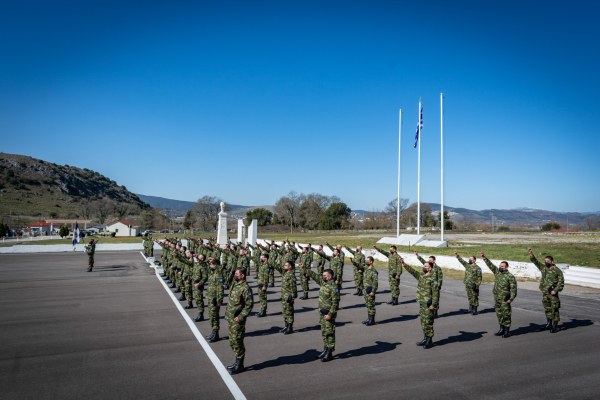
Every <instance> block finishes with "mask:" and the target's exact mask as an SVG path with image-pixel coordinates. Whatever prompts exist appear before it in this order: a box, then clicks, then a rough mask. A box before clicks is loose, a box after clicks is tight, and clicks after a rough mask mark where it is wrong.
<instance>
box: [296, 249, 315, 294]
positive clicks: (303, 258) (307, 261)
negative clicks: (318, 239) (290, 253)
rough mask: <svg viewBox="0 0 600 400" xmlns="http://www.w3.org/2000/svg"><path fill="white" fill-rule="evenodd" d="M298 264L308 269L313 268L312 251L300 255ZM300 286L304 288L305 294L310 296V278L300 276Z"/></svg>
mask: <svg viewBox="0 0 600 400" xmlns="http://www.w3.org/2000/svg"><path fill="white" fill-rule="evenodd" d="M298 263H299V264H300V263H302V264H304V266H305V267H306V268H307V269H311V268H312V253H311V252H310V251H307V252H306V254H304V253H302V254H300V259H299V260H298ZM300 285H301V286H302V291H303V292H304V294H306V295H307V294H308V291H309V289H310V288H309V287H308V277H306V276H305V275H304V274H302V273H301V274H300Z"/></svg>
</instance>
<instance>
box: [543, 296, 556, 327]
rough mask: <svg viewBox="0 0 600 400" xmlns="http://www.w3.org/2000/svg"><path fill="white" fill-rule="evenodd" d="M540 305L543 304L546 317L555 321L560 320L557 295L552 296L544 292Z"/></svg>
mask: <svg viewBox="0 0 600 400" xmlns="http://www.w3.org/2000/svg"><path fill="white" fill-rule="evenodd" d="M542 305H543V306H544V310H546V318H548V319H550V320H552V321H556V322H558V321H560V312H559V310H560V299H559V298H558V295H556V296H552V295H550V294H547V293H544V298H543V299H542Z"/></svg>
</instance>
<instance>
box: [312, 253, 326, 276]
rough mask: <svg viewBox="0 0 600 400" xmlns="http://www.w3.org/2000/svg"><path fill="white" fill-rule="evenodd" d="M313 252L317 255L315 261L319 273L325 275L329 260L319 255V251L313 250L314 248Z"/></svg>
mask: <svg viewBox="0 0 600 400" xmlns="http://www.w3.org/2000/svg"><path fill="white" fill-rule="evenodd" d="M311 250H312V251H313V252H314V253H315V255H314V257H313V260H314V261H315V262H316V263H317V272H318V273H319V274H321V275H323V270H324V269H325V262H326V261H327V259H326V258H325V257H323V256H322V255H320V254H319V250H317V249H313V248H312V247H311Z"/></svg>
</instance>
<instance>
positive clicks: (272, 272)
mask: <svg viewBox="0 0 600 400" xmlns="http://www.w3.org/2000/svg"><path fill="white" fill-rule="evenodd" d="M269 270H270V271H269V282H267V283H272V284H273V285H274V284H275V268H269Z"/></svg>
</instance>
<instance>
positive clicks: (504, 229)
mask: <svg viewBox="0 0 600 400" xmlns="http://www.w3.org/2000/svg"><path fill="white" fill-rule="evenodd" d="M509 231H510V228H509V227H508V226H499V227H498V229H496V232H509Z"/></svg>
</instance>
